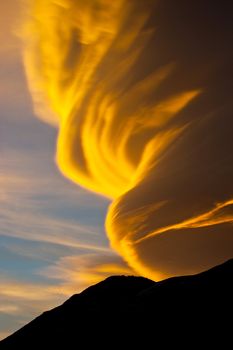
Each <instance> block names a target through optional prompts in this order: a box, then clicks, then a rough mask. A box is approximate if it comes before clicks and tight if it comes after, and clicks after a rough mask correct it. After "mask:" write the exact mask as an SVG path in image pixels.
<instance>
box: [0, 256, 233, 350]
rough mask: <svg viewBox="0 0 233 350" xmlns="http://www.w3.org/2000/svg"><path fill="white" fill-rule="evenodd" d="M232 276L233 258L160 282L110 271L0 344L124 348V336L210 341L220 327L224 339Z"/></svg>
mask: <svg viewBox="0 0 233 350" xmlns="http://www.w3.org/2000/svg"><path fill="white" fill-rule="evenodd" d="M232 276H233V259H231V260H229V261H227V262H225V263H223V264H222V265H219V266H216V267H214V268H212V269H210V270H208V271H205V272H202V273H200V274H197V275H191V276H184V277H174V278H169V279H167V280H164V281H161V282H154V281H151V280H149V279H146V278H143V277H134V276H112V277H109V278H107V279H105V280H104V281H102V282H100V283H98V284H96V285H94V286H91V287H89V288H87V289H86V290H84V291H83V292H81V293H80V294H76V295H73V296H72V297H71V298H70V299H68V300H67V301H66V302H65V303H64V304H62V305H61V306H58V307H56V308H54V309H52V310H50V311H46V312H44V313H43V314H42V315H40V316H39V317H37V318H36V319H35V320H33V321H32V322H30V323H29V324H27V325H26V326H24V327H23V328H21V329H20V330H18V331H16V332H15V333H14V334H12V335H11V336H9V337H7V338H6V339H4V340H3V341H1V342H0V349H3V350H4V349H42V348H45V349H47V348H51V349H56V348H64V349H89V348H108V349H111V348H115V347H117V348H119V346H121V347H122V348H123V349H124V345H125V346H126V341H130V343H131V345H132V347H133V346H134V345H138V344H139V343H138V342H139V341H141V340H143V341H144V347H142V348H145V342H146V341H148V344H149V342H150V344H154V342H155V341H158V340H159V339H160V340H161V338H162V339H163V344H165V342H166V340H168V341H169V340H171V338H172V339H173V341H174V342H175V338H173V337H174V334H175V337H179V334H183V333H186V335H187V334H189V335H190V336H192V339H193V340H192V341H194V340H195V339H197V338H198V337H199V338H201V337H202V336H203V334H204V335H205V336H207V335H208V334H209V336H210V337H211V338H210V339H212V340H213V339H214V337H215V336H216V335H217V334H220V330H221V331H222V330H224V332H225V340H226V336H227V334H228V328H229V326H228V324H229V321H228V320H229V319H231V316H232V302H231V299H232V295H233V293H232V292H233V288H232ZM210 330H211V331H210ZM209 332H211V333H209ZM166 338H167V339H166ZM169 338H170V339H169ZM152 341H153V343H151V342H152ZM190 341H191V340H190ZM83 344H85V346H84V345H83ZM190 344H191V343H189V344H188V345H187V348H189V347H190ZM154 345H155V344H154ZM132 347H130V349H131V348H132ZM151 348H160V347H156V346H155V347H153V345H151Z"/></svg>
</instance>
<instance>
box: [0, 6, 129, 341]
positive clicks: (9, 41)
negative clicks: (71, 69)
mask: <svg viewBox="0 0 233 350" xmlns="http://www.w3.org/2000/svg"><path fill="white" fill-rule="evenodd" d="M13 5H14V6H13ZM15 5H16V2H15V1H9V2H7V4H1V6H0V10H1V11H0V12H1V13H2V14H4V16H5V17H4V18H5V20H4V23H3V22H2V23H3V27H4V28H3V30H2V31H1V35H0V37H1V38H0V39H3V41H2V42H3V45H1V49H0V81H1V84H0V207H1V211H0V337H5V336H6V335H7V334H9V333H11V332H12V331H14V330H16V329H18V328H19V327H21V326H22V325H24V324H25V323H26V322H28V321H30V320H31V319H32V318H33V317H35V316H37V315H38V314H39V313H41V312H42V311H44V310H46V309H49V308H51V307H53V306H56V305H58V304H59V303H61V302H62V301H64V300H65V299H67V298H68V297H69V296H70V295H71V294H73V293H75V292H78V291H79V290H81V289H83V288H84V287H86V286H88V285H89V284H91V283H94V282H96V281H98V280H99V279H102V278H103V277H105V276H107V275H109V274H113V273H114V272H122V273H124V272H126V271H127V268H126V267H125V265H124V263H123V262H122V261H121V260H120V258H118V257H117V256H116V255H115V253H114V252H113V251H112V250H111V249H110V248H109V244H108V240H107V238H106V235H105V232H104V217H105V213H106V210H107V206H108V204H109V202H108V201H107V200H106V199H104V198H103V197H100V196H96V195H94V194H92V193H90V192H87V191H86V190H84V189H82V188H80V187H78V186H74V185H73V184H72V183H71V182H70V181H69V180H67V179H65V178H64V177H63V176H62V175H61V174H60V173H59V171H58V169H57V167H56V164H55V162H54V154H55V145H56V130H55V129H52V128H51V127H49V126H48V125H45V124H43V123H42V122H40V121H39V120H38V119H37V118H36V117H35V116H34V114H33V109H32V102H31V99H30V96H29V93H28V90H27V84H26V80H25V76H24V70H23V65H22V60H21V54H20V43H19V41H18V40H17V39H16V38H15V37H14V36H13V35H12V34H11V32H12V28H13V27H14V25H15V23H16V22H15V16H16V14H17V11H16V10H17V8H16V7H15ZM0 29H1V28H0Z"/></svg>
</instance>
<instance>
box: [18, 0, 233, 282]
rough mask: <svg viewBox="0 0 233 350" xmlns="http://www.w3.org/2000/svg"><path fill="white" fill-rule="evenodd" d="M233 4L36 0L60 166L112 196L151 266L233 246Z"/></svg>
mask: <svg viewBox="0 0 233 350" xmlns="http://www.w3.org/2000/svg"><path fill="white" fill-rule="evenodd" d="M231 6H232V5H230V2H229V1H224V0H223V1H222V2H221V4H220V5H219V4H218V6H217V5H216V4H215V3H214V2H212V1H209V0H208V1H205V2H204V3H203V1H199V0H195V1H193V0H191V1H188V2H187V1H171V0H170V1H168V0H163V1H154V0H145V1H140V0H135V1H129V0H117V1H111V0H85V1H84V0H73V1H72V0H59V1H58V0H57V1H52V0H31V1H28V2H26V6H25V9H26V13H25V16H24V24H23V29H22V31H21V33H22V37H23V43H24V48H23V57H24V63H25V69H26V73H27V77H28V82H29V87H30V91H31V94H32V98H33V101H34V106H35V111H36V114H37V115H38V116H40V117H41V118H43V120H45V121H47V122H48V123H50V124H52V125H55V126H56V127H58V129H59V134H58V140H57V154H56V159H57V164H58V167H59V169H60V170H61V172H62V173H63V174H64V175H65V176H67V177H68V178H70V179H71V180H73V182H75V183H77V184H78V185H81V186H83V187H85V188H87V189H89V190H92V191H94V192H97V193H99V194H100V195H103V196H106V197H108V198H110V199H111V200H112V204H111V205H110V208H109V211H108V213H107V218H106V231H107V235H108V237H109V239H110V242H111V245H112V247H113V248H114V249H115V250H116V251H117V252H118V253H119V254H120V255H121V256H122V257H123V259H124V260H125V261H126V262H127V263H128V264H129V265H130V266H131V267H132V268H134V269H135V270H136V271H137V272H138V273H140V274H142V275H144V276H147V277H150V278H154V279H161V278H164V277H166V276H173V275H179V274H184V273H195V272H198V271H201V270H204V269H206V268H208V267H210V266H212V265H215V264H217V263H220V262H221V261H223V260H225V259H227V258H229V257H232V254H233V237H232V233H233V226H232V221H233V181H232V178H233V159H232V149H233V137H232V126H233V121H232V102H231V96H230V91H231V90H230V78H229V76H230V64H231V62H232V49H231V47H232V45H231V34H230V33H231V30H230V28H231V26H232V23H231V18H230V13H231V11H230V7H231ZM219 7H220V9H219Z"/></svg>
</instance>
